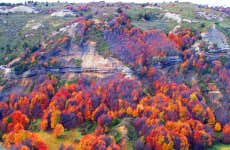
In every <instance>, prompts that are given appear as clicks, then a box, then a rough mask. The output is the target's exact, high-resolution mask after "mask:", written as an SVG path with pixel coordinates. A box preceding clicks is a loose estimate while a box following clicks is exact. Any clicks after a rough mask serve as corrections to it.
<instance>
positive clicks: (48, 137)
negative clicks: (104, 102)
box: [38, 128, 82, 150]
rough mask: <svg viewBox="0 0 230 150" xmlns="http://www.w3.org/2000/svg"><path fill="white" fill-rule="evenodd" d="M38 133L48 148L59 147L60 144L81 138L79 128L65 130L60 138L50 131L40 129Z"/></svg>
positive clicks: (67, 143)
mask: <svg viewBox="0 0 230 150" xmlns="http://www.w3.org/2000/svg"><path fill="white" fill-rule="evenodd" d="M38 134H39V136H40V137H41V138H42V139H43V141H44V142H45V144H47V146H48V148H49V149H52V150H56V149H59V148H60V146H61V144H64V145H69V144H73V143H75V141H76V140H80V139H81V138H82V134H81V132H80V130H79V128H76V129H73V130H69V131H65V132H64V134H63V136H61V137H60V138H55V137H54V136H53V135H52V133H50V132H44V131H40V132H38Z"/></svg>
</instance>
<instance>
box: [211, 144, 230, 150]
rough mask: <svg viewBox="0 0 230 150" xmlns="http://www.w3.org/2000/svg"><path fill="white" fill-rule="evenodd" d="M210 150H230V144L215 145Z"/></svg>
mask: <svg viewBox="0 0 230 150" xmlns="http://www.w3.org/2000/svg"><path fill="white" fill-rule="evenodd" d="M208 150H230V144H215V145H213V146H212V147H211V148H208Z"/></svg>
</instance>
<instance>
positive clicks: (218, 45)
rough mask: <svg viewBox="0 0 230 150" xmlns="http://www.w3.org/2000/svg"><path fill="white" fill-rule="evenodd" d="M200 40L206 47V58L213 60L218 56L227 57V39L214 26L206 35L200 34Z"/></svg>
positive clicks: (228, 48) (228, 51) (229, 50)
mask: <svg viewBox="0 0 230 150" xmlns="http://www.w3.org/2000/svg"><path fill="white" fill-rule="evenodd" d="M202 39H203V40H204V41H205V42H206V43H207V45H208V48H209V50H208V52H206V56H208V57H209V58H210V59H211V60H215V59H217V58H219V57H220V56H226V57H229V53H230V47H229V44H228V41H227V38H226V36H225V35H224V33H222V32H221V31H219V30H218V29H217V28H216V26H215V25H213V27H212V28H210V29H209V30H208V31H207V32H206V33H203V34H202ZM213 45H215V46H213Z"/></svg>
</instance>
